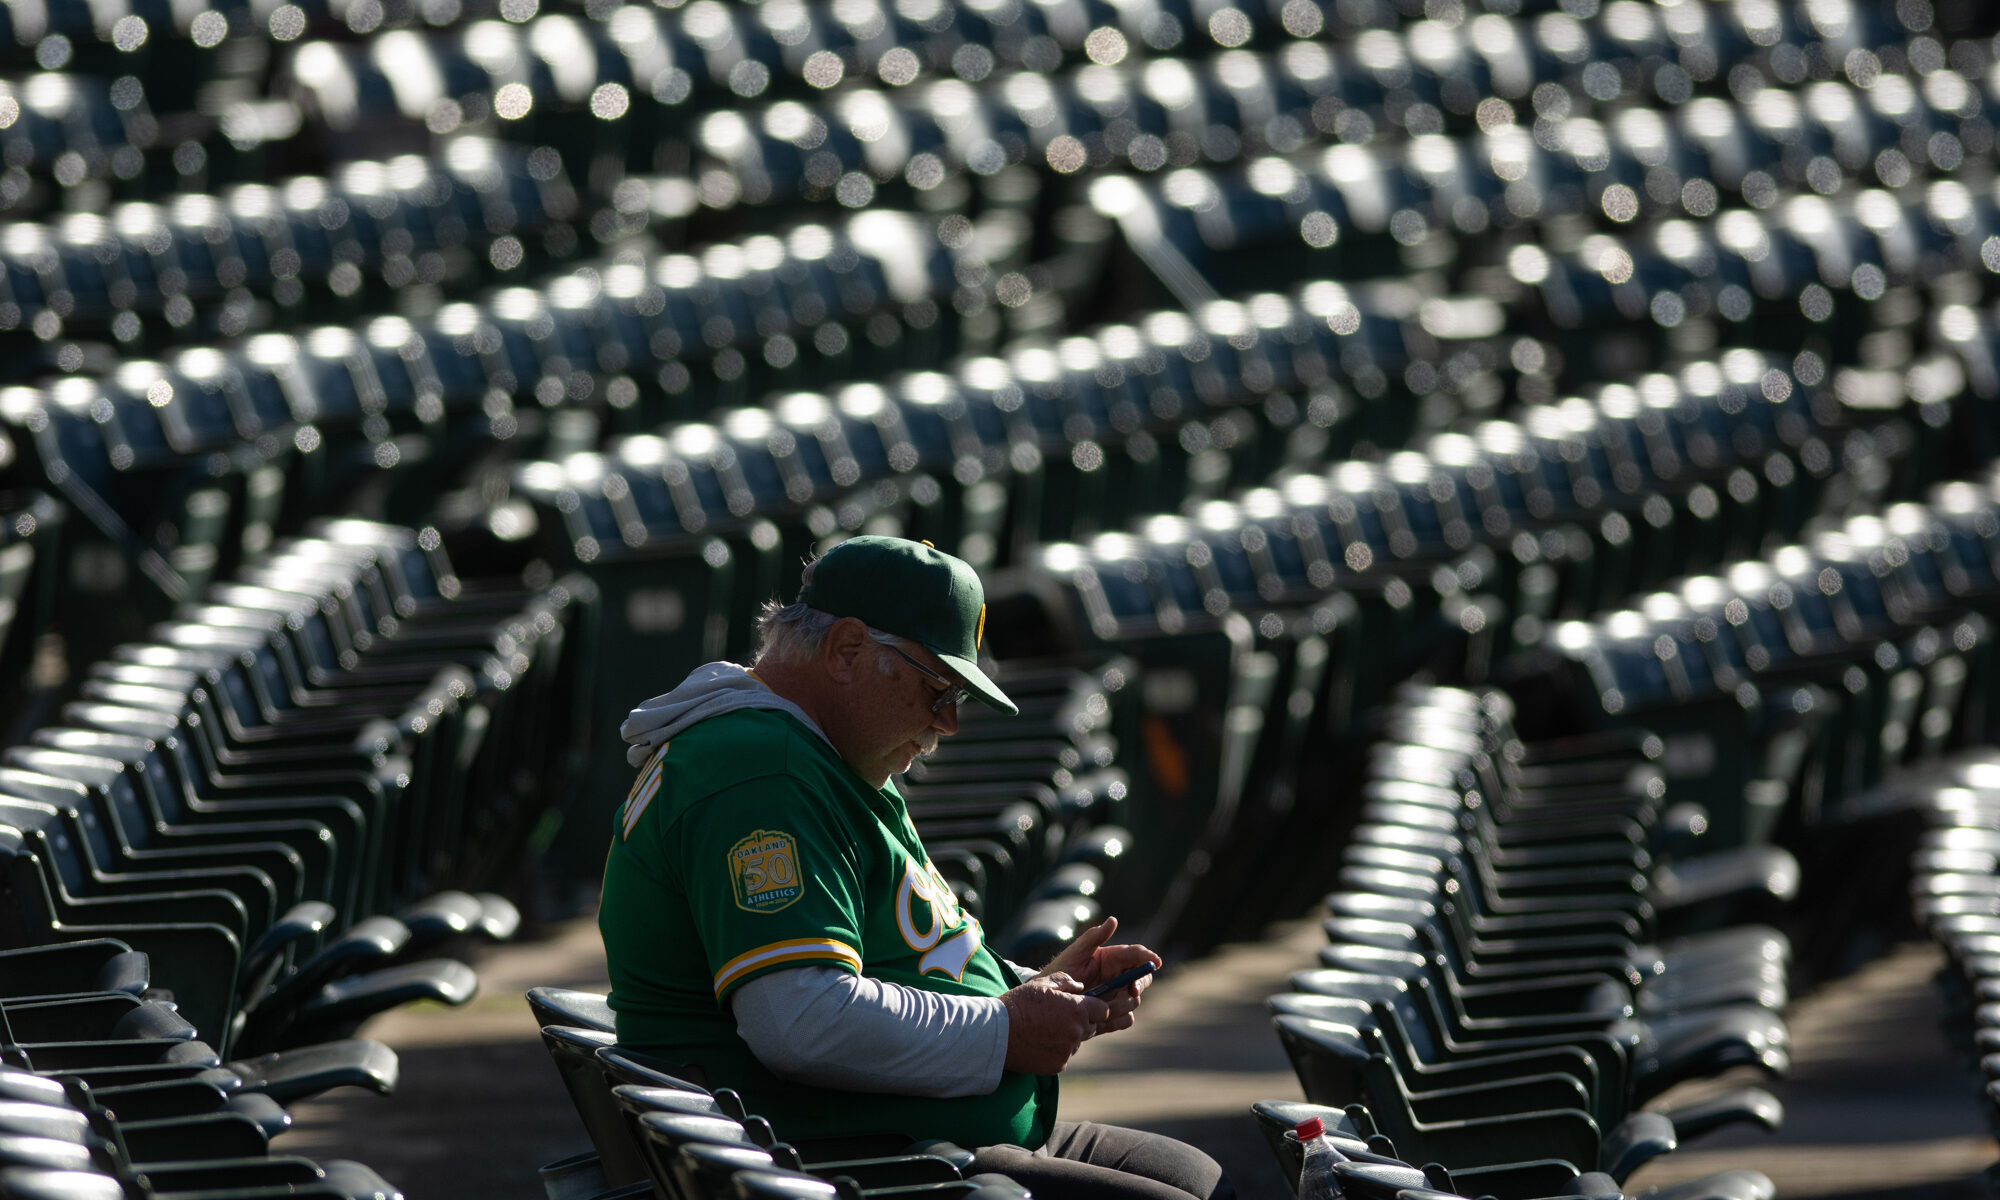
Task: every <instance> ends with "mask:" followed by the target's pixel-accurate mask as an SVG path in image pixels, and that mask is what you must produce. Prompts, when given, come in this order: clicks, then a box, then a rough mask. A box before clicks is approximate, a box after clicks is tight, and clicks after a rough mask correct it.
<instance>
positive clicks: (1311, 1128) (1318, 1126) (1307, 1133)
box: [1293, 1117, 1326, 1142]
mask: <svg viewBox="0 0 2000 1200" xmlns="http://www.w3.org/2000/svg"><path fill="white" fill-rule="evenodd" d="M1293 1132H1294V1133H1296V1134H1298V1135H1299V1140H1300V1141H1302V1142H1310V1141H1312V1140H1313V1139H1314V1138H1316V1137H1318V1136H1320V1135H1321V1134H1323V1133H1325V1132H1326V1122H1325V1121H1322V1120H1320V1119H1319V1118H1318V1117H1307V1118H1306V1119H1305V1120H1303V1121H1300V1122H1299V1125H1298V1128H1297V1129H1295V1130H1293Z"/></svg>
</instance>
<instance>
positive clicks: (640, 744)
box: [618, 662, 833, 767]
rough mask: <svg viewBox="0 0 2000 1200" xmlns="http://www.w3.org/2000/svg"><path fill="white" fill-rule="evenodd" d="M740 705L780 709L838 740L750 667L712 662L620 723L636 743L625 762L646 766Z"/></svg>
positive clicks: (620, 733) (629, 740) (822, 735)
mask: <svg viewBox="0 0 2000 1200" xmlns="http://www.w3.org/2000/svg"><path fill="white" fill-rule="evenodd" d="M740 708H775V709H777V710H779V711H780V712H788V713H790V714H792V715H793V716H795V717H797V718H798V719H799V720H800V721H802V722H803V723H804V724H805V727H806V728H807V729H810V730H812V731H813V733H814V734H816V735H818V737H819V739H820V740H821V741H823V742H827V744H828V745H832V744H833V743H832V742H829V741H827V736H826V733H825V731H823V730H821V729H820V727H819V726H818V725H816V724H814V723H813V719H812V718H811V717H808V716H807V715H806V713H805V710H804V709H802V708H800V707H799V706H798V705H796V704H793V703H792V702H791V701H790V700H787V699H785V698H784V697H783V696H780V695H778V693H776V692H774V691H772V690H771V689H770V688H768V687H766V686H764V684H763V682H762V681H761V680H759V679H758V678H757V677H756V676H755V675H752V674H751V673H750V671H749V669H748V668H747V667H739V666H737V665H736V664H735V663H732V662H712V663H708V664H707V665H705V666H701V667H697V668H695V670H694V671H693V672H691V673H690V674H689V675H688V677H687V678H686V679H683V680H681V683H680V686H679V687H677V688H675V689H674V690H673V691H671V692H668V693H666V694H665V695H663V696H655V697H653V698H652V699H651V700H648V701H646V702H645V703H644V704H641V705H640V706H639V707H637V708H635V709H633V710H632V713H631V715H630V716H628V717H626V718H625V723H624V724H623V725H621V726H619V727H618V736H620V737H622V738H624V739H625V741H626V744H627V745H628V746H629V747H630V748H629V749H627V750H626V751H625V761H626V762H628V763H631V764H632V765H633V766H635V767H643V766H645V765H646V760H647V759H649V758H651V757H653V752H654V751H655V750H658V749H659V748H660V743H662V742H665V741H667V740H669V739H671V738H672V737H674V736H675V735H676V734H678V733H680V732H681V731H682V730H684V729H687V728H689V727H691V726H694V725H697V724H700V723H701V722H703V721H706V720H708V719H709V718H710V717H719V716H721V715H722V714H723V713H728V712H735V711H736V710H737V709H740Z"/></svg>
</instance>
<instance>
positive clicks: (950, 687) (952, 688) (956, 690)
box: [879, 642, 972, 713]
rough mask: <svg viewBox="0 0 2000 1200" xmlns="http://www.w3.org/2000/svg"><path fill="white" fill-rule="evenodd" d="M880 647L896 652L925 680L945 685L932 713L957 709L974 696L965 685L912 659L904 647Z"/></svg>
mask: <svg viewBox="0 0 2000 1200" xmlns="http://www.w3.org/2000/svg"><path fill="white" fill-rule="evenodd" d="M879 645H881V646H883V647H885V648H887V649H889V650H892V651H894V652H895V655H896V657H897V658H900V659H902V660H903V661H904V662H906V663H909V664H910V665H911V666H913V667H915V668H916V669H917V670H918V671H920V672H922V673H923V675H924V678H926V679H930V680H934V681H936V682H938V683H941V684H943V685H944V691H943V692H941V693H939V695H938V698H937V699H936V700H935V701H933V702H932V703H931V712H933V713H941V712H943V711H944V710H945V709H947V708H957V707H958V706H959V705H961V704H963V703H965V698H966V697H967V696H969V695H971V694H972V693H971V692H970V691H968V690H967V689H966V687H965V685H964V684H962V683H953V682H952V681H951V680H949V679H946V678H945V677H944V676H942V675H940V674H938V673H937V672H936V671H933V670H931V669H930V668H929V667H927V666H925V665H924V664H922V663H920V662H918V661H917V660H916V659H914V658H911V657H910V656H909V655H907V654H905V653H903V649H902V647H900V646H891V645H889V643H887V642H881V643H879Z"/></svg>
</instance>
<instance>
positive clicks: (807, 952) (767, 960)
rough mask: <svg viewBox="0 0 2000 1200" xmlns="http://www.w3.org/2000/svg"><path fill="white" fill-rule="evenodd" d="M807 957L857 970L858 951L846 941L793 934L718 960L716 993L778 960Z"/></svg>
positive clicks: (800, 959)
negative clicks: (724, 960) (724, 961)
mask: <svg viewBox="0 0 2000 1200" xmlns="http://www.w3.org/2000/svg"><path fill="white" fill-rule="evenodd" d="M811 961H819V962H830V963H842V964H845V965H847V966H850V967H853V968H854V969H855V970H856V971H859V970H860V969H861V952H860V951H858V950H856V949H855V948H854V947H852V946H850V945H848V944H847V943H846V942H841V941H836V940H834V939H833V938H794V939H793V940H791V941H788V942H772V943H771V944H770V945H768V946H759V947H757V948H756V949H755V950H746V951H744V952H743V953H741V954H739V955H737V956H736V957H735V958H732V959H730V960H729V961H728V962H726V963H724V964H722V969H721V970H720V971H717V972H716V973H715V994H716V997H717V998H718V999H719V998H721V996H722V993H723V992H724V991H726V990H727V989H728V988H730V987H731V986H732V985H734V984H735V983H736V982H737V981H738V980H740V979H742V978H743V977H744V976H745V975H748V974H749V973H750V972H752V971H760V970H762V969H764V968H765V967H769V966H775V965H776V964H778V963H794V962H811Z"/></svg>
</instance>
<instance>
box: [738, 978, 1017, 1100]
mask: <svg viewBox="0 0 2000 1200" xmlns="http://www.w3.org/2000/svg"><path fill="white" fill-rule="evenodd" d="M731 1004H732V1006H733V1008H734V1010H735V1014H736V1032H737V1033H739V1034H741V1035H742V1037H743V1040H744V1042H746V1043H747V1044H748V1045H749V1047H750V1052H751V1053H752V1054H755V1055H756V1056H757V1061H759V1062H761V1063H763V1064H764V1065H765V1066H767V1067H769V1068H770V1069H771V1071H772V1073H774V1074H776V1075H777V1076H778V1077H779V1078H781V1079H789V1080H792V1081H794V1082H798V1083H809V1084H813V1085H816V1086H818V1087H826V1088H837V1089H839V1090H841V1091H848V1092H892V1093H896V1094H898V1095H906V1096H930V1097H933V1098H936V1099H950V1098H952V1097H956V1096H983V1095H985V1094H987V1093H988V1092H991V1091H992V1090H993V1089H994V1088H996V1087H999V1086H1000V1071H1001V1067H1002V1066H1003V1065H1004V1064H1005V1063H1006V1061H1007V1012H1006V1010H1005V1009H1003V1008H1002V1007H1001V1006H1000V1001H999V1000H998V999H995V998H992V997H986V996H943V995H939V994H938V993H936V992H926V991H922V990H920V989H918V988H911V987H904V986H902V985H901V984H895V983H886V982H884V981H882V980H879V979H869V978H866V977H864V976H860V975H852V974H849V973H848V972H846V971H842V970H840V969H839V968H837V967H814V966H807V967H794V968H792V969H791V970H787V971H776V972H773V973H772V974H769V975H764V976H761V977H759V978H757V979H753V980H751V981H750V982H749V983H746V984H744V985H743V986H742V987H740V988H738V989H736V993H735V995H734V996H733V997H731Z"/></svg>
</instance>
